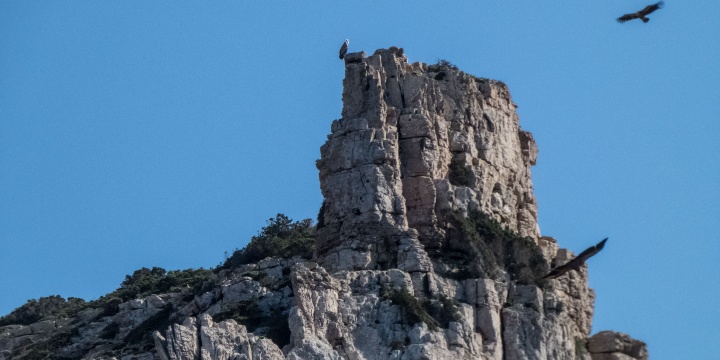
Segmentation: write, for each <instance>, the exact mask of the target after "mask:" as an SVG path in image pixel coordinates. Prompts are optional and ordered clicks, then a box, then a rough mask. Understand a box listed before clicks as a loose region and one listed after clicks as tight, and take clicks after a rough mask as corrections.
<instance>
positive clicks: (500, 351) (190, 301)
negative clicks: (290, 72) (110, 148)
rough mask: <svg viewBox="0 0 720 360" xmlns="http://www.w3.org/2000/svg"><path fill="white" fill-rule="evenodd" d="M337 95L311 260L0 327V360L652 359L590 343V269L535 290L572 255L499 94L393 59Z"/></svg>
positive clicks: (211, 277)
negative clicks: (551, 233)
mask: <svg viewBox="0 0 720 360" xmlns="http://www.w3.org/2000/svg"><path fill="white" fill-rule="evenodd" d="M343 85H344V90H343V104H344V107H343V111H342V118H341V119H339V120H336V121H334V122H333V123H332V126H331V134H330V135H329V136H328V140H327V142H326V143H325V144H324V145H323V146H322V147H321V157H320V160H318V162H317V167H318V169H319V171H320V186H321V190H322V193H323V196H324V202H323V205H322V208H321V210H320V214H319V218H318V223H317V226H316V243H315V254H314V256H313V259H302V258H298V257H295V258H292V259H281V258H268V259H265V260H262V261H260V262H257V263H253V264H245V265H241V266H233V267H231V268H225V269H216V271H214V272H212V274H208V275H207V276H206V277H204V278H202V279H201V280H197V281H196V280H193V281H194V282H193V283H192V286H189V285H187V286H186V287H185V288H179V289H178V288H177V287H176V288H174V291H169V292H167V293H159V294H151V295H147V296H143V297H142V298H137V299H129V300H126V299H124V298H122V297H121V298H120V299H117V298H116V299H115V300H113V299H103V301H100V302H97V303H95V304H94V306H86V307H85V308H82V309H80V310H78V311H76V312H74V313H72V314H71V315H65V316H62V315H58V314H57V313H58V312H57V311H56V312H54V313H53V314H54V315H53V316H46V317H44V318H43V319H42V320H41V321H38V322H34V323H32V324H25V325H7V326H4V327H0V360H3V359H21V358H43V357H44V358H53V357H54V358H93V359H94V358H107V359H110V358H122V359H163V360H165V359H188V360H190V359H451V358H461V359H505V360H509V359H593V360H598V359H646V358H647V351H646V347H645V344H644V343H642V342H640V341H637V340H633V339H631V338H630V337H628V336H627V335H625V334H621V333H615V332H600V333H598V334H596V335H595V336H593V337H590V338H588V336H589V333H590V329H591V324H592V315H593V301H594V293H593V291H592V289H590V288H588V283H587V268H586V267H583V268H582V269H581V270H580V271H578V272H575V271H571V272H569V273H568V274H566V275H563V276H561V277H559V278H557V279H554V280H543V279H542V277H543V275H545V274H546V273H547V271H548V270H549V269H550V267H551V266H553V265H557V264H561V263H564V262H566V261H568V260H569V259H571V258H572V256H573V255H572V254H571V253H570V252H569V251H567V250H565V249H560V248H559V246H558V245H557V243H556V241H555V240H554V239H552V238H550V237H544V236H541V235H540V230H539V227H538V224H537V204H536V201H535V197H534V194H533V189H532V181H531V174H530V167H531V166H532V165H534V164H535V161H536V158H537V154H538V150H537V147H536V145H535V142H534V141H533V137H532V135H531V134H530V133H528V132H526V131H523V130H521V129H520V127H519V120H518V116H517V114H516V112H515V109H516V107H517V106H516V105H515V104H514V103H513V101H512V99H511V97H510V93H509V91H508V89H507V87H506V86H505V85H504V84H503V83H501V82H498V81H493V80H489V79H484V78H477V77H474V76H471V75H469V74H466V73H463V72H462V71H460V70H458V69H457V68H456V67H454V66H452V65H451V64H449V63H447V62H440V63H438V64H435V65H426V64H422V63H413V64H409V63H408V62H407V57H406V56H405V55H404V54H403V51H402V49H398V48H390V49H383V50H378V51H376V52H375V54H373V55H372V56H369V57H367V56H366V55H365V54H364V53H352V54H347V56H346V57H345V80H344V82H343ZM193 279H194V278H193Z"/></svg>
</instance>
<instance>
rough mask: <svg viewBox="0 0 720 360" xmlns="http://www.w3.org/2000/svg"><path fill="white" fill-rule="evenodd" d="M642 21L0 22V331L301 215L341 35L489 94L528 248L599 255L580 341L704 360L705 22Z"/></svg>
mask: <svg viewBox="0 0 720 360" xmlns="http://www.w3.org/2000/svg"><path fill="white" fill-rule="evenodd" d="M651 1H654V0H644V1H639V0H632V1H630V0H612V1H578V0H562V1H489V0H483V1H447V2H438V1H417V2H397V1H396V2H388V1H362V2H358V1H356V2H340V1H334V2H324V3H323V4H322V5H316V4H315V3H312V4H311V3H310V2H306V1H304V2H299V1H294V2H275V1H255V2H250V1H212V2H197V1H195V2H188V1H173V2H170V1H102V2H101V1H72V2H69V1H7V0H6V1H2V2H0V313H1V314H5V313H7V312H10V311H11V310H12V309H14V308H15V307H18V306H20V305H22V304H23V303H24V302H25V301H26V300H27V299H30V298H38V297H41V296H47V295H53V294H59V295H62V296H65V297H68V296H75V297H82V298H85V299H93V298H96V297H98V296H99V295H102V294H104V293H107V292H109V291H111V290H113V289H115V288H116V287H117V286H118V285H119V284H120V282H121V281H122V280H123V278H124V276H125V275H126V274H129V273H132V271H133V270H135V269H138V268H140V267H143V266H146V267H152V266H160V267H164V268H166V269H182V268H190V267H212V266H215V265H217V264H218V263H220V262H221V261H222V260H223V253H224V252H225V251H232V250H233V249H235V248H239V247H242V246H244V244H246V242H247V241H248V240H249V238H250V237H251V236H252V235H254V234H256V233H257V231H258V230H260V228H261V227H262V226H264V225H265V221H266V220H267V219H268V218H270V217H273V216H274V215H275V214H276V213H278V212H282V213H285V214H287V215H288V216H290V217H291V218H293V219H302V218H307V217H310V218H315V217H316V215H317V211H318V208H319V206H320V203H321V201H322V198H321V195H320V190H319V182H318V175H317V170H316V168H315V160H316V159H317V158H318V157H319V148H320V146H321V145H322V143H323V142H324V140H325V137H326V135H327V134H328V133H329V131H330V123H331V121H332V120H333V119H336V118H338V117H339V116H340V110H341V106H342V103H341V91H342V88H341V86H342V77H343V75H344V70H343V64H342V62H341V61H340V60H338V59H337V51H338V48H339V46H340V44H341V43H342V42H343V40H344V39H345V38H349V39H350V49H351V51H359V50H365V51H366V52H370V53H371V52H373V51H374V50H375V49H377V48H383V47H389V46H392V45H397V46H401V47H404V48H405V52H406V54H408V56H409V58H410V61H423V62H430V63H434V62H436V61H437V60H438V59H441V58H442V59H447V60H449V61H451V62H453V63H454V64H456V65H458V66H459V67H460V68H461V69H462V70H464V71H466V72H469V73H472V74H474V75H477V76H482V77H490V78H495V79H499V80H502V81H504V82H505V83H507V84H508V86H509V87H510V90H511V92H512V95H513V98H514V100H515V102H516V103H518V104H519V106H520V107H519V110H518V111H519V113H520V121H521V125H522V127H523V128H524V129H526V130H529V131H531V132H532V133H533V134H534V135H535V139H536V140H537V143H538V145H539V148H540V156H539V160H538V165H537V166H536V167H535V168H534V170H533V175H534V184H535V190H536V195H537V197H538V199H539V207H540V208H539V211H540V227H541V230H542V233H543V234H544V235H550V236H554V237H556V238H557V239H558V240H559V241H560V243H561V245H563V246H564V247H567V248H569V249H571V250H573V251H575V252H578V251H581V250H583V249H584V248H585V247H587V246H589V245H591V244H595V243H596V242H597V241H599V240H600V239H602V238H604V237H606V236H609V237H610V240H609V241H608V243H607V246H606V247H605V250H604V251H603V252H602V253H600V254H599V255H598V256H597V257H595V258H593V259H592V260H591V261H590V262H589V263H590V272H591V275H590V283H591V286H592V287H593V288H595V290H596V291H597V301H596V316H595V322H594V326H593V331H594V332H597V331H600V330H603V329H613V330H617V331H622V332H627V333H629V334H631V335H632V336H634V337H636V338H639V339H642V340H645V341H647V342H648V343H649V348H650V353H651V356H652V358H653V359H679V358H686V359H711V358H714V357H715V356H717V354H718V353H720V342H718V341H717V340H718V338H719V337H720V330H718V322H720V306H718V305H716V304H715V303H716V302H717V299H718V298H720V270H719V267H718V261H717V260H716V259H717V258H718V255H720V242H719V241H718V240H719V239H718V237H719V236H718V234H720V221H719V220H718V218H720V164H719V161H720V140H719V136H720V125H718V120H720V40H719V38H720V2H719V1H714V0H712V1H711V0H707V1H679V0H675V1H673V0H667V1H666V7H665V8H664V9H662V10H659V11H657V12H656V13H654V14H652V15H651V16H650V17H651V19H652V20H651V21H650V22H649V23H647V24H643V23H641V22H639V21H633V22H629V23H626V24H623V25H620V24H618V23H616V22H615V20H614V19H615V18H616V17H618V16H620V15H622V14H624V13H626V12H631V11H637V10H639V9H641V8H643V7H644V6H645V5H647V4H648V3H650V2H651ZM341 3H343V4H341Z"/></svg>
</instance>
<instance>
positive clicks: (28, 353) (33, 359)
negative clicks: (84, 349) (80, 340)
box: [10, 330, 81, 360]
mask: <svg viewBox="0 0 720 360" xmlns="http://www.w3.org/2000/svg"><path fill="white" fill-rule="evenodd" d="M75 335H77V332H76V330H62V331H60V332H58V333H56V334H55V335H53V336H51V337H50V338H48V339H47V340H44V341H41V342H39V343H32V342H28V343H27V344H26V345H25V346H20V347H18V348H16V349H15V350H13V352H12V353H11V354H10V359H25V360H48V359H51V360H71V359H72V360H74V359H80V358H81V356H62V355H60V354H58V350H59V349H62V348H63V347H65V346H67V345H69V344H70V343H71V341H72V337H73V336H75Z"/></svg>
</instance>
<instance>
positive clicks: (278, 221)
mask: <svg viewBox="0 0 720 360" xmlns="http://www.w3.org/2000/svg"><path fill="white" fill-rule="evenodd" d="M267 222H268V225H267V226H265V227H264V228H262V231H260V233H259V234H257V235H256V236H253V237H252V239H251V240H250V243H248V244H247V246H245V248H243V249H242V250H236V251H235V252H233V254H232V255H231V256H230V257H229V258H228V259H227V260H226V261H225V263H224V264H223V265H222V266H221V267H220V268H221V269H230V268H233V267H236V266H239V265H244V264H250V263H254V262H258V261H260V260H262V259H264V258H266V257H273V256H276V257H282V258H291V257H294V256H300V257H302V258H306V259H310V258H312V254H313V251H314V250H315V226H313V223H312V220H311V219H305V220H301V221H295V222H293V221H292V220H291V219H290V218H288V217H287V216H285V215H283V214H277V215H276V216H275V218H274V219H273V218H271V219H268V221H267Z"/></svg>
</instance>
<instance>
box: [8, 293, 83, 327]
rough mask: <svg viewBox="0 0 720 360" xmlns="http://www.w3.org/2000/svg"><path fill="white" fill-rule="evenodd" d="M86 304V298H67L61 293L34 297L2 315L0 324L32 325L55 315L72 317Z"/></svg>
mask: <svg viewBox="0 0 720 360" xmlns="http://www.w3.org/2000/svg"><path fill="white" fill-rule="evenodd" d="M84 306H85V300H83V299H79V298H74V297H70V298H68V299H67V300H65V299H64V298H63V297H61V296H59V295H54V296H47V297H42V298H40V299H38V300H35V299H32V300H29V301H28V302H26V303H25V304H23V305H22V306H20V307H19V308H17V309H15V310H13V311H12V312H11V313H10V314H7V315H5V316H3V317H0V326H5V325H30V324H32V323H35V322H38V321H40V320H41V319H43V318H45V317H48V316H54V317H70V316H73V315H75V314H77V312H78V311H80V310H82V308H83V307H84Z"/></svg>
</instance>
